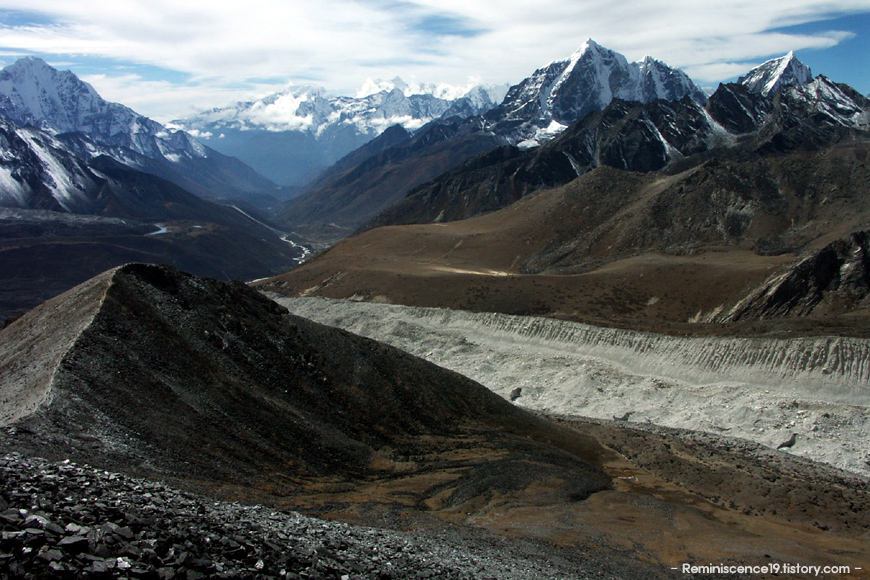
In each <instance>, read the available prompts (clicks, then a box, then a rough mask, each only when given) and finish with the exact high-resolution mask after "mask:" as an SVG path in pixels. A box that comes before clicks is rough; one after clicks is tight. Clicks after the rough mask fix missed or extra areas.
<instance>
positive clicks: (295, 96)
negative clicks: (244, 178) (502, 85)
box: [173, 77, 504, 185]
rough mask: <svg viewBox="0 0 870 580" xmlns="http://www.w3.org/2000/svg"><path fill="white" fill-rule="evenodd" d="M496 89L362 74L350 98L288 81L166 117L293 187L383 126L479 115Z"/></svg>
mask: <svg viewBox="0 0 870 580" xmlns="http://www.w3.org/2000/svg"><path fill="white" fill-rule="evenodd" d="M503 95H504V91H503V90H499V89H498V87H492V88H491V87H482V86H475V87H471V88H466V89H457V87H452V86H449V85H432V84H419V83H418V84H415V85H410V84H408V83H406V82H404V81H403V80H402V79H401V78H398V77H397V78H394V79H392V80H390V81H384V80H371V79H370V80H368V81H366V83H365V84H364V85H363V87H362V88H361V89H360V91H359V92H358V93H357V94H356V96H353V97H350V96H336V95H333V94H331V93H330V92H329V91H327V90H326V89H324V88H322V87H318V86H309V85H291V86H289V87H288V88H287V89H285V90H284V91H282V92H280V93H275V94H271V95H268V96H266V97H262V98H259V99H256V100H252V101H245V102H239V103H236V104H235V105H232V106H229V107H223V108H218V109H212V110H210V111H206V112H204V113H200V114H198V115H196V116H194V117H190V118H187V119H182V120H178V121H174V122H173V126H175V127H178V128H183V129H185V130H187V131H190V132H192V133H193V134H195V135H198V136H200V138H202V139H204V140H206V142H207V143H208V144H209V145H211V146H212V147H214V148H215V149H217V150H218V151H220V152H222V153H224V154H226V155H232V156H234V157H238V158H239V159H242V160H243V161H245V162H246V163H249V164H250V165H251V166H252V167H254V168H255V169H256V170H257V171H259V172H260V173H262V174H263V175H265V176H267V177H269V178H271V179H273V180H275V181H276V182H278V183H281V184H287V185H301V184H304V183H306V182H307V181H310V180H311V179H313V178H314V177H315V176H316V175H317V173H319V172H320V171H321V170H323V169H325V168H326V167H329V166H330V165H332V164H333V163H335V162H336V161H338V160H339V159H340V158H342V157H343V156H345V155H346V154H348V153H350V152H351V151H353V150H354V149H357V148H358V147H361V146H362V145H364V144H365V143H367V142H368V141H370V140H371V139H373V138H374V137H377V136H378V135H380V134H381V133H382V132H383V131H384V130H386V129H387V128H388V127H391V126H393V125H400V126H402V127H404V128H405V129H407V130H410V131H413V130H416V129H419V128H420V127H422V126H423V125H425V124H426V123H428V122H430V121H433V120H435V119H438V118H441V117H445V118H447V117H454V116H458V117H469V116H474V115H480V114H482V113H484V112H485V111H488V110H490V109H491V108H492V107H494V106H495V105H496V104H497V101H496V99H500V98H501V97H502V96H503Z"/></svg>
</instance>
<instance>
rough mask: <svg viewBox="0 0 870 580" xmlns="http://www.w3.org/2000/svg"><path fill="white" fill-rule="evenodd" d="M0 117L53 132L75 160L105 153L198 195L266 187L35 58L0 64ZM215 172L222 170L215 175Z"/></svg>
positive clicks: (248, 172)
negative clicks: (2, 66) (213, 172)
mask: <svg viewBox="0 0 870 580" xmlns="http://www.w3.org/2000/svg"><path fill="white" fill-rule="evenodd" d="M0 117H6V118H7V119H10V120H11V121H13V122H14V123H16V124H17V125H20V126H26V125H30V126H33V127H36V128H38V129H41V130H42V131H44V132H45V133H48V134H50V135H53V136H55V137H56V138H57V139H58V140H59V141H60V142H63V144H64V145H65V146H66V147H67V148H69V150H70V151H72V152H73V153H74V154H75V155H77V156H79V157H80V158H82V159H89V158H95V157H98V156H100V155H107V156H109V157H111V158H113V159H116V160H117V161H119V162H121V163H124V164H125V165H128V166H131V167H134V168H136V169H139V170H142V171H146V172H148V173H152V174H155V175H160V176H162V177H165V178H167V179H169V180H170V181H175V182H176V183H178V184H179V185H181V186H182V187H185V188H187V189H190V190H191V191H192V192H194V193H197V194H199V195H203V196H206V197H209V196H211V197H219V196H230V195H233V196H235V195H238V193H237V192H239V191H242V192H243V193H242V195H244V192H248V191H257V190H259V189H261V188H272V187H274V184H270V183H268V181H267V180H265V179H263V178H262V176H259V175H255V174H254V172H252V171H251V169H250V168H249V167H241V164H239V163H238V162H237V161H235V160H229V161H227V160H221V159H217V158H216V155H215V154H216V152H215V151H213V150H209V149H208V148H207V147H205V146H203V145H202V144H201V143H199V142H198V141H197V140H196V139H195V138H194V137H193V136H192V135H190V134H188V133H186V132H184V131H179V130H177V129H176V128H169V127H165V126H164V125H161V124H160V123H158V122H157V121H154V120H152V119H149V118H148V117H144V116H142V115H140V114H138V113H136V112H135V111H133V110H132V109H130V108H128V107H125V106H124V105H121V104H118V103H112V102H109V101H106V100H104V99H103V98H102V97H100V95H99V94H98V93H97V91H96V90H95V89H94V88H93V87H92V86H91V85H89V84H88V83H86V82H84V81H82V80H81V79H79V78H78V77H77V76H76V75H75V74H74V73H72V72H70V71H59V70H57V69H55V68H53V67H52V66H50V65H49V64H48V63H46V62H45V61H43V60H41V59H39V58H35V57H27V58H22V59H19V60H18V61H16V62H15V63H13V64H11V65H9V66H7V67H5V68H4V69H3V70H0ZM192 165H195V166H196V167H195V168H194V167H192ZM218 165H220V166H221V167H220V168H219V167H217V166H218ZM230 166H232V167H230ZM205 168H210V169H212V170H214V171H215V174H214V175H211V176H210V175H209V174H208V173H209V172H208V171H206V170H205ZM222 170H223V171H226V173H225V174H223V175H219V173H220V171H222ZM236 184H238V185H236Z"/></svg>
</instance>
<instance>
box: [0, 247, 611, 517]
mask: <svg viewBox="0 0 870 580" xmlns="http://www.w3.org/2000/svg"><path fill="white" fill-rule="evenodd" d="M60 315H62V316H63V317H64V323H63V325H61V326H58V325H57V324H56V323H55V320H56V318H57V317H58V316H60ZM0 345H2V353H0V359H2V361H3V362H2V364H0V369H2V370H0V389H2V391H0V393H2V395H0V409H2V412H3V414H2V419H0V422H2V424H3V425H8V424H10V423H11V422H14V423H15V425H16V428H17V429H18V431H19V432H24V433H30V434H31V435H30V436H29V437H24V438H21V439H19V440H18V444H19V445H20V446H21V448H22V449H24V450H27V451H28V452H32V453H38V454H43V455H46V456H50V457H51V456H54V457H61V456H62V457H69V458H73V459H78V460H82V461H87V462H88V463H90V464H92V465H97V466H102V467H106V468H112V469H115V470H122V471H126V472H133V473H137V474H144V475H154V476H160V477H163V478H170V479H174V480H176V481H181V482H183V483H185V484H186V485H187V486H193V485H195V486H198V487H200V488H206V489H209V490H212V491H215V492H218V491H220V490H223V491H224V492H227V493H233V492H232V490H234V489H237V490H247V491H239V493H244V494H247V496H248V497H257V495H258V494H262V495H264V496H271V497H273V499H274V497H281V496H285V497H286V496H296V497H297V499H298V498H299V497H304V496H306V495H309V494H311V495H313V497H315V498H318V497H319V499H315V500H313V501H316V502H318V503H321V504H322V503H323V502H324V501H325V497H326V496H322V495H320V494H323V493H327V494H329V493H333V494H338V493H339V492H347V491H349V490H357V491H358V492H359V490H361V489H362V488H364V487H365V486H366V485H369V484H372V483H373V482H376V481H382V482H387V481H390V482H392V483H391V485H392V486H393V490H394V491H393V492H379V493H381V494H383V495H384V497H382V498H381V499H380V501H383V502H387V501H388V500H390V501H397V499H396V498H398V497H399V496H402V495H403V494H405V493H407V491H405V490H403V489H402V484H403V482H404V484H405V485H407V486H409V488H415V487H416V488H417V489H418V493H419V494H420V497H419V498H418V500H415V501H421V502H422V501H424V500H426V498H429V499H431V498H432V497H434V496H435V495H438V496H439V497H440V498H441V499H440V500H439V501H440V502H443V503H444V504H445V505H453V506H457V505H460V504H463V503H465V502H466V501H472V500H474V501H477V499H479V498H487V497H489V498H490V499H491V494H492V493H494V492H495V491H496V490H501V492H503V493H507V492H511V493H518V494H522V493H523V490H524V489H525V488H527V487H528V486H530V485H532V484H533V483H534V482H535V481H537V480H538V479H539V478H540V476H541V475H542V474H547V477H551V478H553V479H554V480H555V482H556V483H554V486H555V488H556V489H558V490H560V491H558V492H557V493H561V494H563V496H564V497H569V496H570V497H573V498H575V499H582V498H584V497H587V496H588V495H589V494H591V493H594V492H596V491H598V490H601V489H604V488H606V487H607V486H608V482H609V479H608V478H607V477H606V476H605V475H604V474H603V472H601V471H600V470H599V469H598V468H597V467H594V466H593V465H592V464H590V463H588V462H587V459H589V460H595V459H596V457H597V454H598V453H600V450H597V446H596V445H595V444H591V443H589V442H588V441H587V440H585V439H583V438H582V437H578V436H574V435H572V434H571V433H570V432H569V431H567V430H565V429H562V428H559V427H555V426H553V425H552V424H550V423H548V422H546V421H544V420H542V419H538V418H536V417H534V416H532V415H531V414H529V413H528V412H526V411H522V410H520V409H519V408H516V407H514V406H512V405H511V404H509V403H508V402H506V401H504V400H503V399H501V398H500V397H498V396H497V395H495V394H493V393H491V392H490V391H488V390H486V389H485V388H483V387H482V386H480V385H478V384H477V383H474V382H473V381H471V380H469V379H466V378H464V377H462V376H460V375H457V374H455V373H453V372H449V371H445V370H443V369H440V368H439V367H436V366H434V365H432V364H430V363H427V362H425V361H422V360H419V359H417V358H415V357H412V356H410V355H407V354H404V353H402V352H401V351H398V350H395V349H393V348H391V347H387V346H385V345H381V344H378V343H376V342H374V341H371V340H368V339H362V338H359V337H356V336H354V335H351V334H348V333H345V332H343V331H338V330H335V329H331V328H328V327H324V326H321V325H318V324H316V323H313V322H310V321H307V320H305V319H301V318H298V317H295V316H292V315H289V314H288V313H287V312H286V310H285V309H284V308H282V307H280V306H278V305H277V304H275V303H274V302H272V301H270V300H268V299H266V298H264V297H262V296H261V295H260V294H259V293H257V292H256V291H254V290H251V289H249V288H248V287H246V286H245V285H243V284H241V283H226V282H219V281H216V280H211V279H205V278H196V277H194V276H191V275H188V274H183V273H181V272H179V271H177V270H174V269H172V268H169V267H166V266H153V265H143V264H131V265H127V266H123V267H121V268H118V269H115V270H111V271H109V272H107V273H104V274H102V275H100V276H98V277H96V278H94V279H92V280H90V281H88V282H87V283H85V284H84V285H82V286H79V287H77V288H75V289H73V290H71V291H70V292H67V293H65V294H63V295H62V296H60V297H58V298H56V299H54V300H51V301H49V302H47V303H45V304H44V305H42V306H40V307H39V308H37V309H35V310H33V311H32V312H30V313H28V314H27V315H26V316H24V317H22V318H21V319H19V320H18V321H16V322H15V323H13V324H11V325H10V326H8V327H7V328H6V329H4V330H3V331H2V333H0ZM34 352H36V353H38V357H37V358H34V357H33V353H34ZM457 448H462V449H465V450H466V451H465V454H464V456H463V458H461V459H460V458H455V459H451V454H452V453H453V450H455V449H457ZM445 470H446V471H445ZM446 472H450V473H455V474H456V475H458V476H460V477H459V478H458V479H457V480H456V481H454V482H452V483H447V482H445V481H443V480H442V479H439V478H443V474H444V473H446ZM439 473H441V474H442V475H441V476H439V475H438V474H439ZM448 479H452V478H448ZM559 482H561V483H559ZM360 493H361V492H360ZM339 495H340V494H339ZM377 495H378V494H375V497H374V498H373V499H372V500H371V501H373V502H374V503H375V504H377V503H378V501H379V500H378V498H377ZM299 501H302V500H299ZM427 501H428V500H427ZM486 501H488V500H486Z"/></svg>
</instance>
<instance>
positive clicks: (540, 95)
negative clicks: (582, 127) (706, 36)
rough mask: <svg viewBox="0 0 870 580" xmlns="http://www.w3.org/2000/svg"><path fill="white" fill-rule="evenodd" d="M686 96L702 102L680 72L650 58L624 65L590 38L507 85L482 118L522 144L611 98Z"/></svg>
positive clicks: (700, 94) (620, 58)
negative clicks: (504, 127)
mask: <svg viewBox="0 0 870 580" xmlns="http://www.w3.org/2000/svg"><path fill="white" fill-rule="evenodd" d="M687 95H688V96H690V97H691V98H692V99H694V100H695V101H697V102H701V103H702V102H704V101H705V100H706V95H705V94H704V92H703V91H702V90H701V89H700V88H699V87H698V86H697V85H695V83H694V82H692V80H691V79H690V78H689V77H688V75H686V74H685V73H684V72H683V71H681V70H679V69H674V68H671V67H669V66H668V65H666V64H665V63H663V62H661V61H658V60H656V59H654V58H651V57H647V58H645V59H644V60H643V61H641V62H633V63H629V62H628V60H627V59H626V58H625V56H623V55H622V54H620V53H618V52H615V51H613V50H610V49H608V48H605V47H603V46H601V45H600V44H598V43H597V42H595V41H594V40H592V39H591V38H590V39H588V40H586V42H584V43H583V45H582V46H581V47H580V48H579V49H578V50H577V51H575V52H574V53H573V54H572V55H571V56H570V57H568V58H567V59H562V60H557V61H554V62H552V63H550V64H549V65H547V66H545V67H543V68H540V69H538V70H537V71H535V72H534V73H533V74H532V75H531V76H530V77H528V78H527V79H525V80H524V81H522V82H521V83H519V84H518V85H514V86H513V87H511V89H510V90H509V91H508V94H507V96H506V97H505V100H504V102H503V103H502V104H501V105H500V106H499V107H497V108H496V109H495V111H493V113H492V114H491V115H489V116H488V117H489V118H490V119H493V120H494V121H495V122H496V124H499V123H503V124H506V125H508V126H510V131H511V132H512V134H511V135H509V136H508V137H509V138H510V139H511V140H513V141H515V142H524V143H526V144H527V145H528V144H534V143H532V142H530V141H529V140H530V139H531V140H532V141H534V140H537V136H538V135H539V134H540V135H544V136H545V138H549V137H552V136H553V135H554V134H555V133H557V132H558V130H556V131H555V132H554V131H553V130H552V129H553V128H554V127H555V129H558V128H559V127H565V126H567V125H569V124H571V123H572V122H574V121H576V120H577V119H580V118H581V117H583V116H584V115H586V114H587V113H590V112H593V111H600V110H602V109H604V108H605V107H606V106H607V105H608V104H609V103H610V102H611V101H612V100H613V99H623V100H626V101H640V102H644V103H645V102H649V101H651V100H654V99H667V100H679V99H681V98H683V97H685V96H687ZM518 124H519V126H517V125H518ZM542 129H546V130H545V131H544V133H541V130H542Z"/></svg>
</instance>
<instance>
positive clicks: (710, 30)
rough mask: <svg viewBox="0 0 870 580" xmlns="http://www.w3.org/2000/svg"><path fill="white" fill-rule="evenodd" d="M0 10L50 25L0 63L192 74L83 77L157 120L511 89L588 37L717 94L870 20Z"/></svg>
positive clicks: (567, 5) (503, 11)
mask: <svg viewBox="0 0 870 580" xmlns="http://www.w3.org/2000/svg"><path fill="white" fill-rule="evenodd" d="M2 10H7V11H9V10H12V11H18V12H20V13H31V14H33V13H35V14H38V15H40V17H41V18H39V19H35V20H34V21H38V22H43V21H48V22H50V23H49V24H39V25H37V24H28V25H19V26H16V25H0V46H2V47H5V48H6V49H7V51H6V53H5V54H10V53H12V52H19V53H28V52H32V53H37V54H40V55H57V59H62V60H69V61H75V60H77V59H86V58H87V57H99V58H102V59H112V60H113V61H115V62H118V63H131V64H136V65H147V66H152V67H159V68H161V69H166V70H169V71H176V72H177V73H183V74H184V75H188V77H187V78H189V81H187V82H182V81H177V80H175V81H173V82H170V81H162V82H161V81H155V80H154V79H150V78H145V77H143V76H141V75H140V78H138V79H137V78H136V77H135V76H131V75H121V76H111V74H110V73H109V72H107V73H106V74H105V75H104V76H91V77H90V78H88V80H89V82H91V83H92V84H93V85H94V86H95V87H96V88H97V90H98V91H100V93H101V94H104V96H106V97H107V98H110V99H111V100H117V101H120V102H124V103H125V104H127V105H129V106H131V107H133V108H135V109H137V110H140V111H141V112H143V113H145V114H149V115H151V116H155V117H158V118H163V119H166V118H171V117H179V116H183V115H184V114H186V113H187V112H188V111H189V110H191V109H199V110H201V109H203V108H207V107H211V106H219V105H223V104H227V103H229V102H231V101H233V100H235V99H238V98H242V96H243V95H246V94H247V95H250V94H251V93H252V92H254V91H256V90H257V88H262V89H270V90H280V88H282V87H283V86H286V84H287V83H288V82H296V83H313V84H320V85H323V86H325V87H327V88H329V89H330V90H333V91H335V92H341V93H345V94H353V93H355V92H356V91H357V90H358V88H359V87H360V86H362V85H363V83H364V82H365V80H366V79H369V78H392V77H395V76H401V77H403V78H405V79H410V78H414V77H416V78H420V79H425V81H426V82H444V83H450V84H452V85H456V86H464V85H466V84H467V82H468V79H469V78H470V77H477V78H480V79H481V80H482V81H483V82H487V83H503V82H517V81H519V80H521V79H522V78H523V77H525V76H527V75H528V74H530V73H531V72H532V71H533V70H535V69H536V68H538V67H540V66H543V65H545V64H546V63H548V62H549V61H551V60H554V59H556V58H561V57H567V56H568V55H569V54H571V52H573V51H574V50H575V49H576V48H578V47H579V46H580V45H581V44H582V43H583V41H584V40H585V39H586V38H589V37H591V38H594V39H595V40H596V41H598V42H599V43H600V44H602V45H604V46H607V47H609V48H612V49H614V50H617V51H619V52H622V53H623V54H625V55H626V57H628V58H629V60H639V59H640V58H642V57H643V56H645V55H647V54H650V55H652V56H655V57H656V58H659V59H661V60H664V61H665V62H667V63H668V64H670V65H672V66H680V67H683V68H685V69H686V70H687V72H689V73H690V74H692V75H694V76H696V77H697V78H696V80H698V81H699V82H701V83H715V82H716V81H718V80H721V79H723V78H726V77H722V76H721V75H723V74H726V73H727V74H729V76H733V74H740V73H742V72H745V70H747V68H748V67H746V66H744V67H742V68H740V65H741V64H746V63H755V62H760V60H763V59H764V58H766V57H769V56H771V55H779V54H784V53H785V52H787V51H789V50H800V49H802V48H809V47H817V48H820V47H825V46H831V45H833V44H836V43H837V42H840V41H842V40H843V39H844V38H846V37H847V36H846V33H842V32H837V31H833V32H820V33H819V34H816V35H808V34H803V35H788V34H783V33H781V32H771V31H772V30H773V29H775V28H778V27H782V26H787V25H794V24H801V23H805V22H813V21H816V20H820V19H823V18H826V17H829V16H832V15H836V14H843V13H848V12H870V0H830V1H828V2H819V1H818V0H790V1H789V2H785V1H781V0H774V1H771V2H758V1H757V0H717V1H712V0H691V1H690V0H667V1H665V0H614V1H612V2H608V3H602V2H600V1H597V0H595V1H593V0H574V1H572V2H565V1H564V0H536V1H535V2H528V0H501V1H499V2H494V1H479V2H469V1H468V0H296V1H294V2H287V1H286V0H248V1H246V2H234V3H230V2H213V1H212V0H209V1H206V0H89V2H86V3H85V2H69V0H26V1H25V0H0V11H2ZM2 14H3V13H2V12H0V22H3V17H2ZM738 69H739V70H738ZM73 70H75V68H74V69H73ZM732 73H733V74H732ZM240 87H241V88H240ZM173 107H174V111H175V112H174V113H173V112H170V111H171V110H172V109H173Z"/></svg>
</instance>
